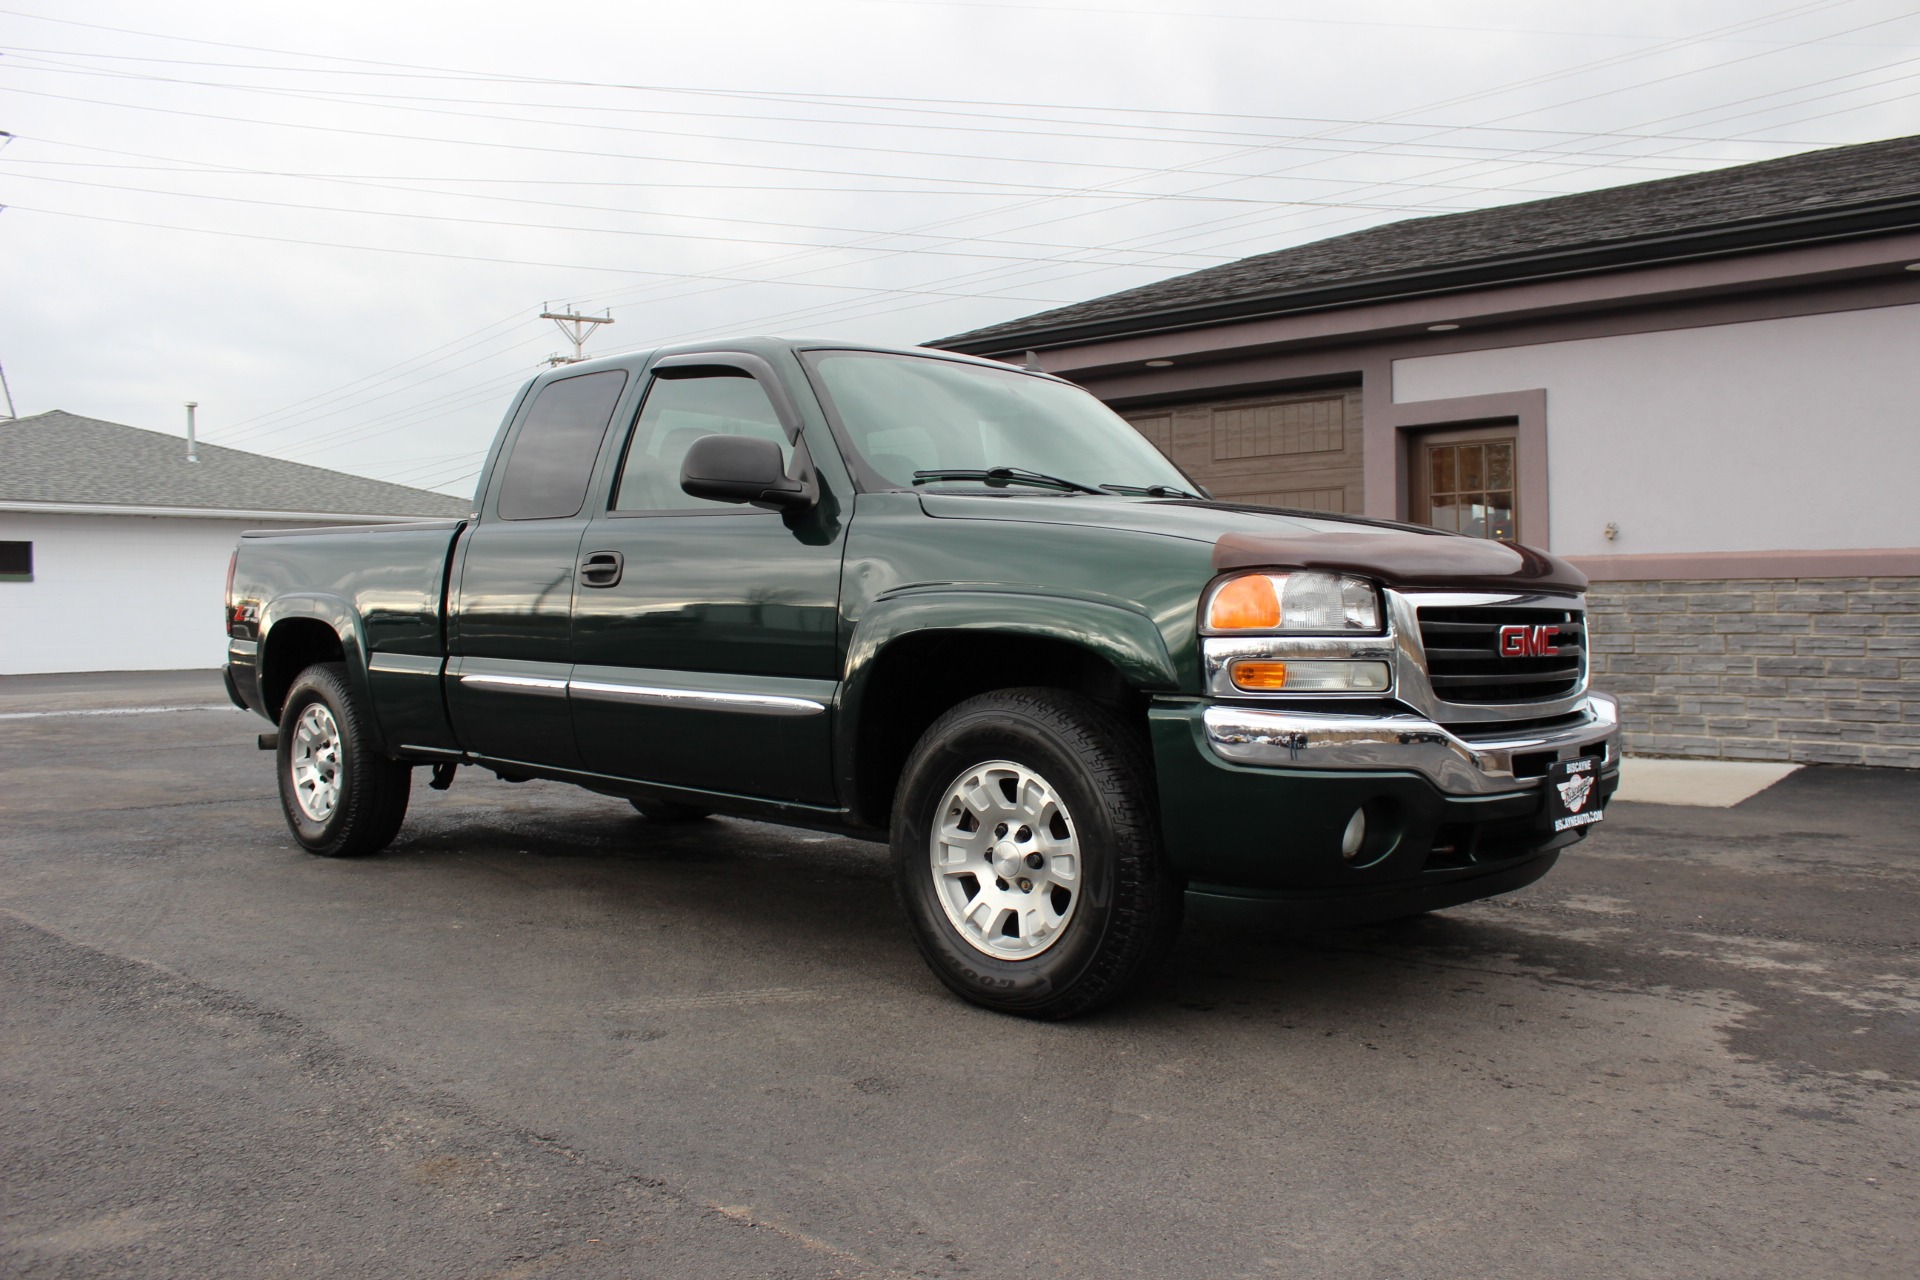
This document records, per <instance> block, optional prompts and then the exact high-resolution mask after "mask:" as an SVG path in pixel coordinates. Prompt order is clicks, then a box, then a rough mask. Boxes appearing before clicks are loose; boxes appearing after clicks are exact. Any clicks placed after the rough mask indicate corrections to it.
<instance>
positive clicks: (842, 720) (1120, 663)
mask: <svg viewBox="0 0 1920 1280" xmlns="http://www.w3.org/2000/svg"><path fill="white" fill-rule="evenodd" d="M932 631H943V632H964V631H975V632H979V633H981V634H983V635H985V634H990V635H1001V636H1021V637H1027V638H1032V639H1044V640H1054V641H1061V642H1064V643H1067V644H1071V645H1075V646H1077V647H1079V648H1081V649H1084V650H1086V651H1087V652H1089V653H1091V654H1093V655H1095V656H1096V657H1099V658H1101V659H1103V660H1105V661H1106V662H1107V663H1108V664H1109V665H1110V666H1112V667H1113V668H1114V669H1115V670H1116V671H1118V672H1119V673H1120V675H1121V677H1122V678H1123V679H1125V680H1126V682H1127V683H1128V684H1129V685H1132V686H1133V687H1134V688H1136V689H1139V690H1141V691H1143V692H1171V691H1174V690H1177V689H1178V688H1179V683H1180V678H1179V674H1178V671H1177V669H1176V667H1175V665H1174V660H1173V656H1172V655H1171V654H1170V653H1168V651H1167V645H1166V639H1165V637H1164V636H1163V635H1162V634H1161V631H1160V628H1159V627H1158V626H1157V625H1156V624H1155V622H1154V620H1153V618H1152V617H1150V616H1149V615H1148V614H1147V613H1146V612H1144V611H1143V610H1141V609H1139V608H1137V607H1134V606H1131V605H1128V604H1127V603H1125V602H1122V601H1109V600H1104V599H1090V598H1086V597H1076V596H1065V595H1059V594H1055V593H1049V592H1040V591H1021V590H1017V589H1012V588H1005V587H950V586H942V587H928V588H920V589H912V590H907V591H901V592H897V593H895V594H892V595H889V596H884V597H882V598H881V599H879V600H876V601H875V602H874V603H873V606H872V607H871V608H870V609H868V610H867V612H866V613H865V615H864V616H862V617H861V619H860V621H859V622H858V623H857V624H856V625H855V627H854V631H853V636H852V640H851V643H850V644H849V645H848V649H847V659H846V666H845V669H844V671H845V673H844V676H843V678H842V680H841V684H840V692H839V698H838V702H837V703H836V705H835V708H834V712H835V714H834V723H835V729H836V732H835V734H834V774H835V778H836V780H837V783H838V786H839V789H840V794H841V795H842V796H843V797H846V798H847V799H848V800H849V801H852V800H853V799H854V798H855V797H856V796H857V793H858V792H857V788H858V768H859V766H858V762H857V761H856V759H855V750H856V746H857V739H858V734H857V733H856V732H855V727H856V726H857V725H858V724H859V723H860V714H861V708H862V703H863V699H864V697H865V695H866V691H867V686H868V681H869V678H870V677H871V675H872V673H873V670H874V666H875V662H876V660H877V659H878V658H879V656H880V655H881V654H882V653H883V652H885V650H886V648H887V646H888V645H890V644H892V643H893V642H894V641H896V640H899V639H901V638H903V637H905V636H909V635H915V634H922V633H926V632H932Z"/></svg>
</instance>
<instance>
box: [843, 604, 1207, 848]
mask: <svg viewBox="0 0 1920 1280" xmlns="http://www.w3.org/2000/svg"><path fill="white" fill-rule="evenodd" d="M846 672H847V674H846V678H845V680H844V681H843V683H842V685H841V691H840V700H839V706H838V708H837V712H838V714H837V725H836V730H837V731H836V734H835V738H834V755H835V773H836V777H837V779H838V785H839V789H840V793H841V795H842V797H843V798H844V800H845V803H846V804H847V806H848V808H849V809H850V810H851V811H852V813H853V815H854V818H855V820H856V822H858V823H859V824H861V825H863V826H868V827H875V828H884V827H885V826H886V825H887V822H888V816H889V813H890V811H891V809H892V804H893V795H894V791H895V789H896V787H897V786H898V783H899V780H900V773H901V768H902V766H903V765H904V764H905V762H906V757H907V754H908V752H910V751H911V750H912V748H913V744H914V743H915V742H917V741H918V740H919V738H920V735H921V734H922V733H924V732H925V731H926V728H927V726H928V725H931V724H932V723H933V722H934V721H935V720H936V719H938V718H939V716H940V715H941V714H942V713H943V712H945V711H946V710H947V709H948V708H950V707H953V706H955V705H956V704H958V703H960V702H963V701H965V700H966V699H967V698H970V697H973V696H975V695H976V694H981V693H987V692H990V691H992V690H994V689H1005V688H1020V687H1034V686H1037V687H1046V688H1064V689H1071V690H1073V691H1075V692H1078V693H1083V694H1086V695H1087V696H1089V697H1093V698H1095V699H1097V700H1099V701H1102V702H1105V703H1108V704H1110V705H1114V706H1115V707H1116V708H1117V709H1119V710H1120V711H1121V712H1122V713H1123V714H1124V715H1125V716H1126V717H1127V718H1128V719H1129V720H1130V721H1137V722H1138V724H1139V725H1140V727H1141V731H1142V732H1143V733H1144V732H1145V728H1146V702H1147V698H1148V695H1150V694H1151V693H1154V692H1158V691H1170V690H1173V689H1176V688H1178V679H1179V678H1178V675H1177V673H1176V669H1175V666H1174V662H1173V659H1172V657H1171V656H1170V655H1169V654H1168V652H1167V647H1166V643H1165V640H1164V639H1163V637H1162V635H1161V633H1160V630H1159V628H1158V627H1157V626H1156V625H1155V624H1154V622H1153V619H1151V618H1150V617H1148V616H1147V615H1146V614H1145V613H1142V612H1140V611H1138V610H1136V609H1132V608H1128V607H1126V606H1124V605H1121V604H1113V603H1108V602H1106V601H1101V600H1087V599H1077V598H1073V597H1064V596H1057V595H1042V594H1037V593H1026V592H1011V591H981V590H953V589H941V590H929V591H918V592H910V593H902V594H901V595H897V596H893V597H890V598H888V599H885V600H882V601H880V602H879V603H878V604H877V605H876V606H875V607H874V608H873V609H872V610H871V611H870V612H869V613H868V614H867V615H866V616H865V617H864V618H862V619H861V621H860V624H859V625H858V627H857V628H856V629H855V631H854V635H853V641H852V644H851V645H850V647H849V650H848V655H847V665H846Z"/></svg>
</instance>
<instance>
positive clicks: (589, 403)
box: [496, 369, 627, 520]
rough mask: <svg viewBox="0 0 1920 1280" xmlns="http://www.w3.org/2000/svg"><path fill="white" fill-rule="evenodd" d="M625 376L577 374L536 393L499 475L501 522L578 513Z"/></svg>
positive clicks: (622, 373) (617, 373)
mask: <svg viewBox="0 0 1920 1280" xmlns="http://www.w3.org/2000/svg"><path fill="white" fill-rule="evenodd" d="M626 385H627V375H626V372H625V371H624V370H621V369H607V370H603V371H601V372H599V373H583V374H580V375H579V376H577V377H572V378H562V379H560V380H559V381H557V382H549V383H548V384H547V385H546V386H545V387H543V388H541V390H540V394H539V395H538V396H536V397H535V398H534V401H533V405H532V407H531V408H529V409H528V410H527V416H526V419H525V420H524V421H523V422H522V423H521V424H520V431H519V433H518V434H517V435H516V436H515V437H514V441H513V446H512V451H511V452H510V453H509V454H508V455H507V460H506V466H505V468H504V469H503V470H502V472H501V475H500V501H499V504H498V506H497V508H496V509H497V511H498V512H499V516H500V518H501V519H502V520H556V519H564V518H565V517H567V516H574V515H578V514H579V513H580V508H581V507H582V506H583V505H584V504H585V502H586V498H587V484H588V481H589V480H590V479H591V477H592V473H593V460H594V458H595V457H596V456H598V454H599V452H600V441H601V438H602V437H603V436H605V435H606V431H607V423H608V422H609V421H611V420H612V418H613V411H614V408H615V406H617V405H618V404H619V402H620V393H621V392H622V391H623V390H625V389H626Z"/></svg>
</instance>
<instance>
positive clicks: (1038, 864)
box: [1027, 853, 1047, 871]
mask: <svg viewBox="0 0 1920 1280" xmlns="http://www.w3.org/2000/svg"><path fill="white" fill-rule="evenodd" d="M1027 865H1028V866H1029V867H1031V868H1033V869H1034V870H1035V871H1038V870H1039V869H1040V868H1042V867H1044V866H1046V865H1047V860H1046V859H1045V858H1043V857H1041V856H1040V855H1039V854H1037V853H1030V854H1028V855H1027Z"/></svg>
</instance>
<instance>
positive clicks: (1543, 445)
mask: <svg viewBox="0 0 1920 1280" xmlns="http://www.w3.org/2000/svg"><path fill="white" fill-rule="evenodd" d="M1388 412H1389V415H1390V425H1391V426H1392V428H1393V430H1392V435H1391V436H1390V437H1388V436H1387V435H1386V433H1384V432H1383V433H1380V435H1379V436H1377V437H1376V436H1369V437H1367V446H1368V448H1369V449H1371V448H1376V447H1378V446H1379V444H1384V445H1385V446H1386V447H1387V448H1389V449H1391V450H1392V452H1393V472H1392V474H1393V477H1394V507H1395V510H1394V514H1395V518H1397V519H1400V520H1408V521H1413V514H1412V511H1413V462H1412V459H1413V457H1414V451H1415V448H1416V446H1417V444H1418V440H1417V437H1418V436H1419V434H1420V433H1422V432H1426V431H1441V430H1449V429H1459V428H1465V427H1482V426H1487V427H1491V426H1500V425H1503V424H1507V425H1511V426H1512V427H1513V428H1514V460H1513V465H1514V472H1515V474H1514V482H1515V487H1516V489H1517V490H1518V499H1519V506H1520V520H1519V525H1520V529H1519V532H1520V541H1521V542H1523V543H1525V544H1526V545H1527V546H1530V547H1538V548H1540V549H1541V550H1542V551H1550V550H1552V547H1553V543H1552V523H1551V520H1550V514H1549V512H1548V509H1547V392H1546V388H1544V387H1535V388H1533V389H1532V390H1528V391H1502V392H1499V393H1497V394H1494V395H1484V396H1455V397H1452V398H1450V399H1446V400H1416V401H1412V402H1410V403H1405V404H1401V403H1396V404H1394V405H1392V406H1391V407H1390V409H1389V410H1388ZM1376 441H1378V443H1376ZM1368 470H1369V471H1371V470H1372V468H1368ZM1413 522H1414V523H1418V522H1417V521H1413Z"/></svg>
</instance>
